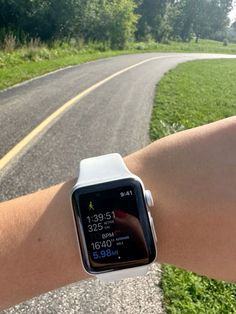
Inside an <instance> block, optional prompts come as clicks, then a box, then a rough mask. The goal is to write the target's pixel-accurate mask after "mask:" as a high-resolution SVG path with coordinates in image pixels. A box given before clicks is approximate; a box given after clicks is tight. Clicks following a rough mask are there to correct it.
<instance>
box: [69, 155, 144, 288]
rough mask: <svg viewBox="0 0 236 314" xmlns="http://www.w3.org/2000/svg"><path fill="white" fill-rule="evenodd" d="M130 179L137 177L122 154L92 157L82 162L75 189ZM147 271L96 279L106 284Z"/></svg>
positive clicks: (141, 269)
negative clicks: (127, 165) (126, 163)
mask: <svg viewBox="0 0 236 314" xmlns="http://www.w3.org/2000/svg"><path fill="white" fill-rule="evenodd" d="M130 177H135V175H133V174H132V173H131V172H130V171H129V169H128V168H127V167H126V165H125V163H124V161H123V159H122V157H121V155H120V154H117V153H115V154H108V155H103V156H98V157H92V158H87V159H83V160H82V161H81V162H80V169H79V177H78V180H77V182H76V185H75V187H74V188H75V189H76V188H78V187H81V186H87V185H93V184H98V183H102V182H109V181H112V180H119V179H124V178H130ZM147 270H148V266H140V267H133V268H128V269H122V270H117V271H112V272H107V273H102V274H98V275H96V277H97V278H99V279H101V280H103V281H106V282H110V281H118V280H121V279H125V278H130V277H136V276H142V275H145V274H146V273H147Z"/></svg>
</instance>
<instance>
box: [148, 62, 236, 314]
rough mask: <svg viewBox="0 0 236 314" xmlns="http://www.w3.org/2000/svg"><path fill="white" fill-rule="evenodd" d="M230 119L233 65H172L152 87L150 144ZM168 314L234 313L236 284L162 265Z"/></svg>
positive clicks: (235, 108)
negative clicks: (159, 139) (153, 92)
mask: <svg viewBox="0 0 236 314" xmlns="http://www.w3.org/2000/svg"><path fill="white" fill-rule="evenodd" d="M233 115H236V60H211V61H193V62H189V63H185V64H181V65H179V66H177V68H176V69H174V70H171V71H170V72H169V73H168V74H166V76H165V77H164V78H163V79H162V80H161V82H160V83H159V84H158V86H157V93H156V97H155V104H154V109H153V115H152V120H151V126H150V136H151V138H152V140H155V139H158V138H161V137H163V136H166V135H169V134H172V133H175V132H178V131H181V130H184V129H188V128H192V127H195V126H199V125H203V124H206V123H209V122H213V121H216V120H219V119H223V118H226V117H229V116H233ZM162 287H163V291H164V302H165V306H166V309H167V312H168V313H171V314H185V313H186V314H191V313H197V314H199V313H200V314H201V313H207V314H208V313H211V314H229V313H236V285H234V284H226V283H223V282H218V281H215V280H209V279H207V278H205V277H200V276H197V275H195V274H193V273H189V272H186V271H184V270H180V269H178V268H175V267H172V266H163V277H162Z"/></svg>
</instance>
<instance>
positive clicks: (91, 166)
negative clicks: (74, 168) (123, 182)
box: [76, 154, 133, 186]
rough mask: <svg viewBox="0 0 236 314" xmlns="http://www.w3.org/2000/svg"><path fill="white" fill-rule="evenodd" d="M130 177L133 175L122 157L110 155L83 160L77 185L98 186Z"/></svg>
mask: <svg viewBox="0 0 236 314" xmlns="http://www.w3.org/2000/svg"><path fill="white" fill-rule="evenodd" d="M130 176H133V174H132V173H131V172H130V171H129V169H128V168H127V167H126V165H125V163H124V161H123V159H122V157H121V155H119V154H108V155H103V156H98V157H92V158H87V159H84V160H82V161H81V162H80V169H79V177H78V181H77V183H76V185H79V186H83V185H89V184H96V183H101V182H106V181H111V180H119V179H123V178H126V177H130Z"/></svg>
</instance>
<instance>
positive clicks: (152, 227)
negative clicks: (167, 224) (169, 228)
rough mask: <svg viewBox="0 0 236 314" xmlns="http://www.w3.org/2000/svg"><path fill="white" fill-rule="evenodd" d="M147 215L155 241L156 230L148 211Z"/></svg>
mask: <svg viewBox="0 0 236 314" xmlns="http://www.w3.org/2000/svg"><path fill="white" fill-rule="evenodd" d="M148 216H149V221H150V225H151V229H152V234H153V236H154V240H155V242H156V243H157V235H156V230H155V227H154V223H153V219H152V216H151V214H150V213H149V215H148Z"/></svg>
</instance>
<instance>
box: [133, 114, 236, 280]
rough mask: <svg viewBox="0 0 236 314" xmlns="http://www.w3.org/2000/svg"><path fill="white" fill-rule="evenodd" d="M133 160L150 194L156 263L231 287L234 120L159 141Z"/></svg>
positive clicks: (234, 272)
mask: <svg viewBox="0 0 236 314" xmlns="http://www.w3.org/2000/svg"><path fill="white" fill-rule="evenodd" d="M133 157H135V159H136V160H137V165H140V166H136V168H137V173H138V175H139V176H140V177H141V178H142V180H143V181H144V183H145V185H146V187H147V188H149V189H150V190H151V191H152V192H153V193H154V201H155V208H154V209H153V210H152V215H153V217H154V223H155V228H156V233H157V238H158V260H159V262H161V263H170V264H174V265H177V266H179V267H182V268H185V269H188V270H191V271H194V272H196V273H198V274H204V275H207V276H209V277H212V278H216V279H222V280H226V281H231V282H235V281H236V117H234V118H230V119H226V120H222V121H219V122H217V123H213V124H210V125H207V126H204V127H200V128H196V129H192V130H188V131H185V132H181V133H178V134H175V135H172V136H170V137H167V138H164V139H162V140H159V141H157V142H155V143H153V144H151V145H150V146H148V147H146V148H145V149H143V150H141V151H138V152H137V153H135V154H134V155H133ZM131 168H132V166H131ZM133 170H135V169H133Z"/></svg>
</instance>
